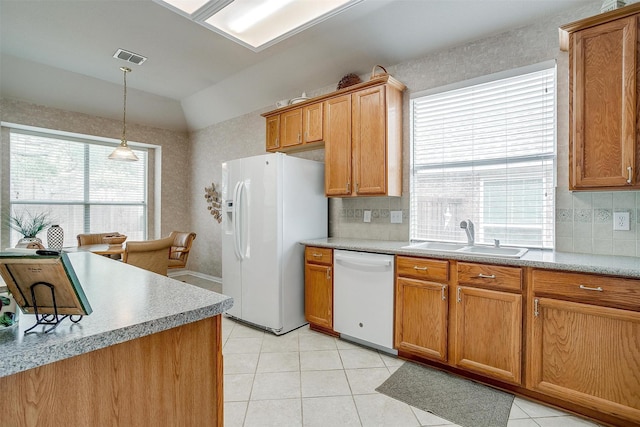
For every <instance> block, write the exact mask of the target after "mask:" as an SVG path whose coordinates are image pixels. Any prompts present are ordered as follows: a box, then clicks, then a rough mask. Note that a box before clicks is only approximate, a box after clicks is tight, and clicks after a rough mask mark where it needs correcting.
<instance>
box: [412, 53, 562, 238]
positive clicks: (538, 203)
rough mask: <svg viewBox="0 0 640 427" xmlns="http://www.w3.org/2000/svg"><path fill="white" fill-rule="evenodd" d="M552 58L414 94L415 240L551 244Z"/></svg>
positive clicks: (552, 206) (552, 160)
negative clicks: (539, 65)
mask: <svg viewBox="0 0 640 427" xmlns="http://www.w3.org/2000/svg"><path fill="white" fill-rule="evenodd" d="M555 81H556V76H555V65H554V66H552V67H551V68H547V69H542V70H537V71H535V72H528V73H524V74H519V75H513V74H512V75H511V76H509V77H507V78H500V79H498V80H493V81H489V82H483V83H480V84H471V85H466V86H465V87H459V88H456V89H454V90H446V91H441V92H439V93H434V94H429V95H427V96H419V97H416V98H414V99H412V100H411V109H412V111H411V119H412V124H411V126H412V158H411V206H410V208H411V226H410V227H411V239H412V240H441V241H454V242H466V241H467V238H466V234H465V231H464V230H462V229H461V228H460V222H461V221H463V220H466V219H471V220H472V221H473V222H474V224H475V234H476V235H475V238H476V243H484V244H493V243H494V239H498V240H500V242H501V244H503V245H518V246H526V247H531V248H552V247H553V242H554V231H553V230H554V201H555V197H554V189H555V158H556V152H555V150H556V148H555V147H556V143H555V140H556V108H555V102H556V101H555V100H556V86H555Z"/></svg>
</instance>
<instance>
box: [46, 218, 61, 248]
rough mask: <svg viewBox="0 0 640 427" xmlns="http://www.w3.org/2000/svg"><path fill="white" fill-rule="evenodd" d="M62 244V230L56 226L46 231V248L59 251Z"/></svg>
mask: <svg viewBox="0 0 640 427" xmlns="http://www.w3.org/2000/svg"><path fill="white" fill-rule="evenodd" d="M63 243H64V230H63V229H62V227H60V226H59V225H57V224H54V225H52V226H51V227H49V229H48V230H47V247H48V248H49V249H55V250H61V249H62V244H63Z"/></svg>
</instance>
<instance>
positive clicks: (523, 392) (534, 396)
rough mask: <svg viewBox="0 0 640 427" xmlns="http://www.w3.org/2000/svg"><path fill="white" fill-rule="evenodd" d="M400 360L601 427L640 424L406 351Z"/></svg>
mask: <svg viewBox="0 0 640 427" xmlns="http://www.w3.org/2000/svg"><path fill="white" fill-rule="evenodd" d="M398 358H400V359H404V360H407V361H410V362H415V363H418V364H422V365H425V366H429V367H431V368H435V369H439V370H441V371H446V372H449V373H452V374H455V375H458V376H460V377H463V378H468V379H470V380H472V381H476V382H479V383H482V384H486V385H488V386H491V387H495V388H497V389H500V390H504V391H506V392H509V393H512V394H515V395H516V396H520V397H523V398H525V399H529V400H533V401H537V402H539V403H543V404H545V405H549V406H552V407H554V408H557V409H560V410H563V411H566V412H569V413H571V414H574V415H576V416H579V417H583V418H587V419H589V420H591V421H595V422H597V423H599V424H601V425H608V426H612V427H637V426H638V425H639V423H640V420H636V421H631V420H627V419H624V418H618V417H615V416H611V415H609V414H604V413H602V412H598V411H594V410H593V409H591V408H589V407H586V406H581V405H576V404H573V403H571V402H566V401H563V400H560V399H555V398H553V397H549V396H547V395H544V394H542V393H537V392H535V391H532V390H528V389H526V388H524V387H521V386H516V385H513V384H509V383H505V382H502V381H497V380H494V379H491V378H487V377H483V376H482V375H477V374H474V373H471V372H468V371H465V370H463V369H458V368H455V367H453V366H450V365H447V364H445V363H439V362H436V361H433V360H429V359H425V358H423V357H419V356H416V355H414V354H411V353H409V352H406V351H402V350H399V351H398Z"/></svg>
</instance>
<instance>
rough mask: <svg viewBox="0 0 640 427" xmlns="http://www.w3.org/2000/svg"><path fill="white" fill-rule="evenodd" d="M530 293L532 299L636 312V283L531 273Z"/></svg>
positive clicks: (639, 304)
mask: <svg viewBox="0 0 640 427" xmlns="http://www.w3.org/2000/svg"><path fill="white" fill-rule="evenodd" d="M533 292H534V294H535V295H536V296H542V297H551V298H561V299H564V300H569V301H575V302H582V303H586V304H594V305H602V306H606V307H615V308H626V309H631V310H635V311H640V280H634V279H623V278H620V277H607V276H596V275H591V274H583V273H565V272H557V271H548V270H534V271H533Z"/></svg>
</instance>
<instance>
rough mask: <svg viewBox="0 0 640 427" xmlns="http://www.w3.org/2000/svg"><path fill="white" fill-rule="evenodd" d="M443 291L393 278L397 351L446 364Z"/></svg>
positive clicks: (429, 284) (437, 286)
mask: <svg viewBox="0 0 640 427" xmlns="http://www.w3.org/2000/svg"><path fill="white" fill-rule="evenodd" d="M447 291H448V289H447V285H446V284H442V283H435V282H427V281H424V280H416V279H407V278H402V277H399V278H397V280H396V330H395V345H396V347H397V348H398V350H402V351H407V352H409V353H412V354H416V355H418V356H423V357H427V358H429V359H433V360H437V361H441V362H446V361H447V337H448V334H447V324H448V322H447V317H448V313H449V309H448V304H449V301H448V298H447Z"/></svg>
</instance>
